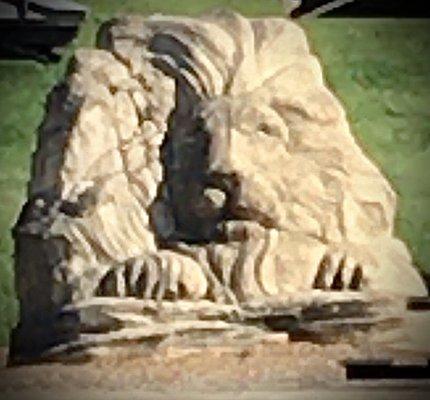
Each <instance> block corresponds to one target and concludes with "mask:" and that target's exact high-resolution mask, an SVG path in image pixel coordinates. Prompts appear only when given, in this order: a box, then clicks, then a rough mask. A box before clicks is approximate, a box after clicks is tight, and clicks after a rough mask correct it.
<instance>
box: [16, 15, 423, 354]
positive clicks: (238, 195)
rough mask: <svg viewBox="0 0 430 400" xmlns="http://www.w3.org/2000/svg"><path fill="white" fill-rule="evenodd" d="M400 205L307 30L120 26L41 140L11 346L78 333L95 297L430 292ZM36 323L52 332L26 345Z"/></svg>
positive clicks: (52, 109) (69, 90) (266, 23)
mask: <svg viewBox="0 0 430 400" xmlns="http://www.w3.org/2000/svg"><path fill="white" fill-rule="evenodd" d="M395 211H396V195H395V192H394V191H393V189H392V188H391V186H390V184H389V182H388V181H387V180H386V178H385V177H384V176H383V175H382V174H381V172H380V171H379V170H378V168H377V167H376V166H375V165H374V164H373V163H372V162H371V161H370V160H369V159H368V158H367V157H366V155H365V154H364V153H363V151H362V150H361V149H360V147H359V145H358V144H357V143H356V141H355V140H354V137H353V136H352V135H351V132H350V128H349V126H348V122H347V118H346V115H345V112H344V110H343V109H342V106H341V105H340V103H339V101H338V100H337V99H336V98H335V96H334V95H333V94H332V93H331V92H330V91H329V89H328V88H327V87H326V85H325V83H324V80H323V75H322V71H321V67H320V65H319V63H318V60H317V58H316V57H315V56H314V55H312V54H311V52H310V50H309V46H308V43H307V40H306V37H305V34H304V32H303V30H302V29H301V28H300V27H299V26H298V25H297V24H295V23H294V22H292V21H289V20H285V19H282V18H263V19H245V18H243V17H241V16H239V15H237V14H232V13H226V12H219V13H214V14H210V15H206V16H202V17H201V18H199V19H191V18H185V17H184V18H182V17H181V18H179V17H166V16H152V17H149V18H140V17H130V18H124V19H122V20H117V21H113V22H112V23H109V24H106V25H105V26H104V27H103V29H101V31H100V33H99V38H98V49H80V50H78V51H77V52H76V55H75V62H74V65H73V68H72V70H71V72H70V74H69V75H68V77H67V80H66V82H65V83H64V84H62V85H61V86H59V87H57V88H56V89H54V91H53V94H52V95H51V100H50V102H49V104H48V110H47V116H46V118H45V121H44V123H43V124H42V126H41V129H40V139H39V144H38V148H37V151H36V153H35V155H34V168H33V173H32V180H31V183H30V186H29V200H28V202H27V204H26V206H25V207H24V209H23V211H22V214H21V217H20V220H19V221H18V223H17V227H16V229H15V237H16V256H17V267H16V271H17V286H18V292H19V296H20V300H21V323H20V326H19V327H18V328H17V330H16V332H15V334H14V337H13V339H14V343H15V345H13V346H12V347H14V346H15V348H16V349H17V350H16V353H25V352H26V351H27V352H29V351H37V350H35V349H37V348H41V347H46V346H52V345H55V344H57V343H61V342H64V341H67V340H70V338H72V337H76V335H78V333H77V332H75V331H73V329H72V330H70V329H65V328H64V326H65V325H67V326H69V325H68V324H71V325H73V323H72V322H73V318H74V317H73V315H68V314H64V313H62V312H61V310H63V309H64V306H65V305H67V304H73V303H75V302H78V301H82V300H86V299H91V298H93V297H94V296H120V297H122V296H134V297H139V298H146V299H154V300H158V301H161V300H176V299H190V300H198V299H208V300H211V301H215V302H220V303H229V304H239V305H240V304H242V303H245V302H250V301H263V302H264V301H270V300H273V299H278V300H279V299H283V298H287V297H288V296H289V295H291V294H294V293H297V292H301V291H307V290H311V289H321V290H333V291H339V290H352V291H362V292H365V293H375V292H376V293H378V292H383V293H390V294H400V295H422V294H425V293H426V288H425V285H424V283H423V281H422V279H421V278H420V276H419V274H418V272H417V271H416V269H415V268H414V266H413V265H412V260H411V257H410V255H409V252H408V250H407V248H406V246H405V245H404V244H403V242H401V241H400V240H399V239H397V238H396V237H394V236H393V223H394V216H395ZM60 314H61V318H63V320H62V322H59V317H58V316H59V315H60ZM71 321H72V322H71ZM34 326H37V327H40V329H41V330H42V331H43V332H44V333H41V334H40V335H41V336H40V338H39V337H36V336H37V329H36V331H35V332H36V333H35V334H34V337H35V339H34V340H35V342H34V343H32V344H31V345H28V346H27V345H24V344H23V342H24V340H23V339H22V336H23V335H24V336H25V335H26V333H25V332H27V331H28V330H29V329H33V330H34ZM46 326H50V327H51V328H50V330H49V329H48V330H47V329H46ZM59 326H60V327H61V328H59ZM46 332H50V333H48V334H46ZM61 332H63V333H64V332H67V333H64V335H62V334H61ZM54 337H55V339H52V338H54ZM35 343H36V344H35ZM26 346H27V347H26ZM30 348H31V350H30Z"/></svg>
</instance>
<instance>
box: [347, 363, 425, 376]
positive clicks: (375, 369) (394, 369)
mask: <svg viewBox="0 0 430 400" xmlns="http://www.w3.org/2000/svg"><path fill="white" fill-rule="evenodd" d="M346 378H347V379H348V380H358V379H360V380H363V379H366V380H370V379H371V380H379V379H402V380H403V379H414V380H415V379H420V380H422V379H430V364H429V361H427V365H416V364H409V365H406V364H404V365H396V364H394V363H393V361H390V360H364V361H351V362H347V363H346Z"/></svg>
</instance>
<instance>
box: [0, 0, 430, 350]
mask: <svg viewBox="0 0 430 400" xmlns="http://www.w3.org/2000/svg"><path fill="white" fill-rule="evenodd" d="M79 2H80V3H82V4H87V5H88V6H89V7H90V8H91V15H90V16H89V18H88V20H87V21H86V23H85V24H84V25H83V26H82V29H81V31H80V34H79V37H78V38H77V40H76V41H75V42H74V43H73V44H72V45H71V46H70V48H69V49H67V51H66V52H65V55H64V57H63V60H62V61H61V62H60V63H58V64H51V65H40V64H37V63H35V62H28V61H27V62H23V61H0V96H1V97H0V116H1V117H0V344H4V343H6V342H7V338H8V331H9V328H10V327H11V326H12V325H13V324H14V323H15V321H16V312H17V302H16V300H15V298H14V291H13V273H12V258H11V256H12V252H13V243H12V238H11V235H10V228H11V227H12V226H13V224H14V222H15V219H16V217H17V214H18V212H19V210H20V208H21V206H22V204H23V201H24V198H25V191H26V183H27V181H28V179H29V172H30V155H31V153H32V151H33V150H34V146H35V139H36V136H35V132H36V129H37V126H38V125H39V123H40V122H41V119H42V116H43V113H44V103H45V99H46V95H47V93H48V92H49V90H50V88H51V87H52V86H53V85H54V84H55V82H57V81H58V80H59V79H61V77H62V76H63V74H64V71H65V65H66V64H67V60H68V58H69V57H70V55H71V54H72V53H73V49H74V48H75V47H77V46H92V45H93V43H94V40H95V32H96V30H97V27H98V26H99V24H100V23H101V22H103V21H105V20H106V19H109V18H111V17H113V16H114V15H115V14H116V13H118V12H119V11H120V12H122V13H144V14H150V13H155V12H159V13H170V14H193V15H195V14H198V13H200V12H202V11H205V10H207V9H208V8H212V7H214V6H223V7H229V8H232V9H235V10H237V11H239V12H242V13H243V14H245V15H248V16H256V15H282V8H281V6H280V2H279V1H277V0H182V1H178V0H163V1H159V0H116V1H112V0H79ZM303 26H304V27H305V29H306V30H307V32H308V34H309V38H310V40H311V44H312V47H313V49H314V51H315V52H316V53H318V54H319V56H320V57H321V61H322V63H323V65H324V68H325V72H326V79H327V81H328V83H329V85H330V86H331V87H332V88H333V90H334V91H335V92H336V93H337V94H338V96H339V97H340V99H341V100H342V102H343V103H344V104H345V106H346V108H347V110H348V114H349V119H350V121H351V124H352V128H353V131H354V133H355V134H356V136H357V138H358V140H359V141H360V143H361V144H362V146H363V147H364V148H365V149H366V150H367V153H368V154H369V156H370V157H371V158H372V159H373V160H375V161H376V162H377V163H378V164H379V165H380V167H381V169H382V170H383V171H384V172H385V174H386V175H387V176H388V178H389V179H390V181H391V182H392V184H393V185H394V187H395V188H396V189H397V192H398V194H399V212H398V221H397V232H398V234H399V235H400V236H401V237H402V238H403V239H404V240H405V241H406V242H407V243H408V245H409V247H410V249H411V251H412V254H413V256H414V259H415V262H416V263H417V265H418V266H419V267H420V268H421V269H422V270H424V271H427V272H430V262H429V261H428V260H429V259H430V204H429V199H430V179H429V178H428V176H427V171H430V146H429V144H430V107H429V106H428V98H429V96H428V92H429V91H430V60H429V59H428V56H427V54H426V53H427V51H428V49H429V47H430V29H429V28H430V21H425V20H414V21H412V20H394V19H392V20H380V19H378V20H351V19H349V20H348V19H319V20H308V21H303Z"/></svg>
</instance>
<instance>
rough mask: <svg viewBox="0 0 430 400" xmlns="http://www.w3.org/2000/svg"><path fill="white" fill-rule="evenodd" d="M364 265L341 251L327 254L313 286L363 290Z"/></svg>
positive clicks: (328, 288) (330, 288)
mask: <svg viewBox="0 0 430 400" xmlns="http://www.w3.org/2000/svg"><path fill="white" fill-rule="evenodd" d="M363 281H364V277H363V267H362V265H361V264H359V263H357V262H356V261H355V260H354V259H353V258H351V257H347V256H345V255H344V256H341V255H340V254H339V253H334V254H331V255H329V254H325V255H324V256H323V258H322V259H321V261H320V264H319V267H318V271H317V274H316V276H315V279H314V283H313V285H312V287H313V288H314V289H322V290H362V289H363Z"/></svg>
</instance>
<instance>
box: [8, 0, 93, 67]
mask: <svg viewBox="0 0 430 400" xmlns="http://www.w3.org/2000/svg"><path fill="white" fill-rule="evenodd" d="M87 12H88V9H87V8H86V7H84V6H81V5H79V4H77V3H75V2H73V1H66V0H0V58H36V59H38V60H39V61H56V60H58V59H59V56H58V54H57V52H58V49H59V48H61V47H63V46H65V45H66V44H67V43H69V42H70V41H71V40H72V39H73V38H74V37H75V36H76V34H77V32H78V28H79V24H80V23H81V22H82V20H83V19H84V18H85V16H86V14H87Z"/></svg>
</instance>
